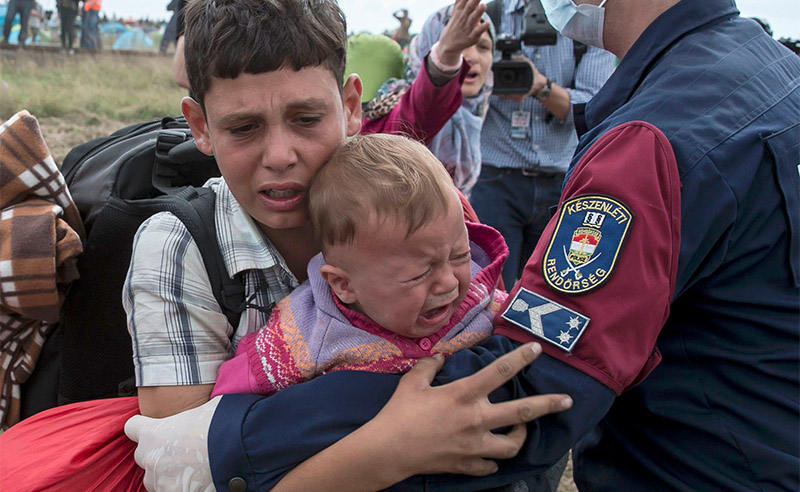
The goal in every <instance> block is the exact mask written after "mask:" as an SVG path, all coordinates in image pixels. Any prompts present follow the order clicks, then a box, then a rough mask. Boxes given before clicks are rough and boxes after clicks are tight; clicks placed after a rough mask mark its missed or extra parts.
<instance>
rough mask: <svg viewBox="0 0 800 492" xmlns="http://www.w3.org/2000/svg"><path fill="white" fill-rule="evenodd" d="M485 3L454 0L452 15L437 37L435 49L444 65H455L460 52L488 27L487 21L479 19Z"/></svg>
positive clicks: (475, 41) (476, 39)
mask: <svg viewBox="0 0 800 492" xmlns="http://www.w3.org/2000/svg"><path fill="white" fill-rule="evenodd" d="M485 11H486V5H483V4H481V3H480V0H456V2H455V4H454V5H453V11H452V15H451V16H450V20H449V21H448V22H447V25H446V26H445V28H444V31H442V35H441V37H440V38H439V42H438V46H437V50H438V53H437V54H438V56H439V60H440V61H441V62H442V63H443V64H444V65H456V64H458V62H459V59H460V56H461V52H462V51H463V50H464V49H465V48H469V47H470V46H472V45H473V44H475V43H477V42H478V40H479V39H480V38H481V35H483V33H484V32H486V31H487V30H488V29H489V22H488V21H483V20H481V16H482V15H483V13H484V12H485Z"/></svg>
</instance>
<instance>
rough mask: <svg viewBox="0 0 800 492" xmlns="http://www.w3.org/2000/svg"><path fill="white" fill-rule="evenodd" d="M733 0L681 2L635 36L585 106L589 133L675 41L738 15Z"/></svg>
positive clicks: (634, 88) (622, 102) (631, 90)
mask: <svg viewBox="0 0 800 492" xmlns="http://www.w3.org/2000/svg"><path fill="white" fill-rule="evenodd" d="M738 13H739V11H738V10H737V9H736V4H735V3H734V0H703V1H702V2H695V1H681V2H678V3H677V4H675V5H674V6H673V7H671V8H670V9H669V10H667V11H666V12H664V13H663V14H661V15H660V16H659V17H658V18H656V20H654V21H653V22H652V24H650V25H649V26H648V27H647V29H645V31H644V32H643V33H642V35H641V36H639V39H637V40H636V42H635V43H634V44H633V46H631V49H630V50H629V51H628V53H627V54H626V55H625V58H623V59H622V60H621V61H620V64H619V66H618V67H617V69H616V70H615V71H614V73H613V74H612V75H611V77H610V78H609V79H608V81H607V82H606V84H605V85H604V86H603V87H602V88H601V89H600V91H599V92H598V93H597V94H595V96H594V97H593V98H592V99H591V101H589V103H588V104H587V105H586V123H587V126H588V128H589V129H591V128H593V127H595V126H597V125H598V124H600V122H602V121H603V120H605V119H606V118H607V117H608V116H609V115H611V113H613V112H614V111H615V110H616V109H617V108H619V107H621V106H622V105H623V104H625V103H626V102H627V101H628V100H629V99H630V98H631V96H633V93H634V92H635V91H636V89H637V88H638V87H639V85H640V84H641V82H642V79H644V77H645V76H646V75H647V73H649V71H650V70H651V68H652V66H653V64H655V63H657V62H658V60H659V59H660V58H661V57H662V56H663V54H664V53H665V52H666V51H667V50H668V49H669V48H670V47H671V46H672V45H673V44H674V43H675V42H677V41H678V40H680V39H681V38H683V37H684V36H686V35H687V34H689V33H691V32H692V31H694V30H696V29H698V28H700V27H702V26H705V25H706V24H709V23H712V22H718V21H720V20H722V19H725V18H728V17H732V16H735V15H738Z"/></svg>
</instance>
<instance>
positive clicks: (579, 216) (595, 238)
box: [542, 195, 633, 294]
mask: <svg viewBox="0 0 800 492" xmlns="http://www.w3.org/2000/svg"><path fill="white" fill-rule="evenodd" d="M632 222H633V213H632V212H631V211H630V209H629V208H628V207H627V206H626V205H625V204H624V203H622V202H620V201H619V200H617V199H615V198H611V197H607V196H602V195H583V196H578V197H575V198H571V199H569V200H567V201H566V202H564V204H563V205H562V206H561V213H560V215H559V216H558V223H557V224H556V229H555V231H553V237H552V238H551V239H550V244H548V245H547V251H545V254H544V259H543V260H542V273H543V276H544V280H545V282H546V283H547V285H548V286H549V287H550V288H551V289H553V290H556V291H558V292H563V293H565V294H583V293H585V292H589V291H590V290H593V289H596V288H597V287H600V286H601V285H602V284H604V283H605V282H606V281H607V280H608V279H609V277H611V274H612V273H613V271H614V266H615V265H616V263H617V258H618V257H619V254H620V252H621V251H622V245H623V244H624V243H625V238H626V237H627V235H628V231H629V230H630V228H631V223H632Z"/></svg>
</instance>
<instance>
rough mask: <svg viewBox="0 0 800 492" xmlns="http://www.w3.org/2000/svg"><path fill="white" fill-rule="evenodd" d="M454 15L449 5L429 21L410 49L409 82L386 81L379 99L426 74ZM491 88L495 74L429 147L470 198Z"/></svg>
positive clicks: (478, 166)
mask: <svg viewBox="0 0 800 492" xmlns="http://www.w3.org/2000/svg"><path fill="white" fill-rule="evenodd" d="M452 12H453V6H452V5H450V6H448V7H444V8H442V9H440V10H438V11H437V12H434V13H433V14H432V15H431V16H430V17H428V19H427V20H426V21H425V24H424V25H423V26H422V30H421V31H420V33H419V34H418V35H416V36H415V37H414V39H412V40H411V44H410V45H409V48H408V61H407V67H406V81H398V80H397V79H389V80H387V81H386V82H385V83H384V85H383V86H382V87H381V89H379V90H378V94H379V95H382V94H386V93H388V92H392V91H394V92H396V91H397V89H398V87H401V86H403V85H407V84H408V82H407V81H412V80H414V79H415V78H416V77H417V74H418V73H419V71H420V70H424V68H422V63H423V60H424V59H425V55H427V54H428V53H429V52H430V50H431V47H433V44H434V43H436V42H437V41H438V40H439V38H440V37H441V35H442V31H444V27H445V25H446V24H447V22H448V21H449V20H450V17H451V15H452ZM482 19H483V20H485V21H488V22H489V36H490V37H491V38H492V44H494V40H495V32H494V26H493V25H492V21H491V19H490V18H489V16H488V15H487V14H486V13H484V14H483V18H482ZM492 85H493V84H492V74H491V72H489V76H488V77H486V82H485V83H484V85H483V87H482V88H481V90H480V91H479V92H478V94H476V95H475V96H472V97H464V99H463V102H462V103H461V107H460V108H458V110H457V111H456V113H455V114H454V115H453V116H452V117H451V118H450V120H449V121H448V122H447V123H445V125H444V127H442V129H441V130H440V131H439V133H437V134H436V136H435V137H434V138H433V140H432V141H431V143H430V144H428V148H429V149H430V150H431V152H432V153H433V155H435V156H436V157H437V158H438V159H439V160H440V161H442V164H444V166H445V168H446V169H447V172H448V173H450V175H451V176H452V177H453V182H454V183H455V185H456V187H457V188H458V189H459V190H461V192H462V193H464V195H465V196H467V197H468V196H469V193H470V191H471V190H472V187H473V186H474V185H475V182H476V181H477V180H478V175H479V174H480V172H481V127H482V126H483V119H484V118H485V117H486V110H487V108H488V105H489V96H490V95H491V93H492Z"/></svg>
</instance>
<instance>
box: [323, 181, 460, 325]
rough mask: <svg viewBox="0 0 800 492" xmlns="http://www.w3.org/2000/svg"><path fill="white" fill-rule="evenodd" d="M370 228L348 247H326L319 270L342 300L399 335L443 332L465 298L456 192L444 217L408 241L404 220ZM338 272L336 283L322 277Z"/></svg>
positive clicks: (373, 224)
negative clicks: (325, 257) (326, 262)
mask: <svg viewBox="0 0 800 492" xmlns="http://www.w3.org/2000/svg"><path fill="white" fill-rule="evenodd" d="M370 222H371V224H370V225H368V226H365V228H364V229H363V230H361V231H358V232H357V233H356V238H355V242H354V243H353V244H351V245H337V246H333V247H331V248H329V251H327V252H326V256H327V257H328V258H329V259H330V260H331V262H329V263H331V264H329V265H326V266H324V267H323V270H322V273H323V277H325V278H326V280H328V282H329V283H330V284H331V286H332V287H333V289H334V292H336V295H337V296H338V297H339V298H340V299H341V300H342V302H344V303H346V304H349V305H351V306H352V307H353V308H354V309H356V310H357V311H359V312H361V313H362V314H365V315H366V316H368V317H369V318H371V319H372V320H373V321H375V322H376V323H378V324H379V325H381V326H382V327H384V328H386V329H387V330H389V331H392V332H394V333H397V334H398V335H402V336H406V337H409V338H420V337H426V336H430V335H432V334H434V333H436V332H437V331H439V330H440V329H442V328H443V327H444V326H445V325H446V324H447V323H448V321H450V318H451V317H452V315H453V313H454V312H455V311H456V309H457V308H458V306H460V305H461V302H462V301H463V300H464V297H465V296H466V293H467V289H468V287H469V283H470V278H471V272H470V251H469V239H468V238H467V229H466V227H465V225H464V214H463V212H462V209H461V204H460V202H459V200H458V197H457V195H456V194H455V192H454V193H453V194H452V197H450V200H449V205H448V210H447V212H446V214H444V215H440V216H438V217H436V218H435V219H434V220H432V221H431V222H430V223H429V224H427V225H425V226H423V227H422V228H420V229H418V230H417V231H416V232H414V233H413V234H412V235H410V236H409V237H406V231H407V226H406V224H405V222H404V221H403V220H399V219H390V220H387V221H384V222H383V223H380V224H377V223H376V222H377V221H376V220H374V219H373V220H371V221H370ZM326 269H328V272H330V271H333V270H338V272H337V273H338V275H341V276H340V277H338V281H337V280H336V279H333V280H332V278H331V275H329V274H326Z"/></svg>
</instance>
